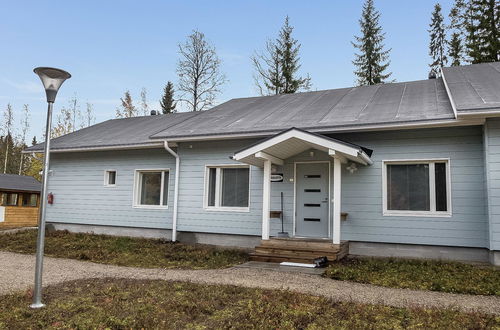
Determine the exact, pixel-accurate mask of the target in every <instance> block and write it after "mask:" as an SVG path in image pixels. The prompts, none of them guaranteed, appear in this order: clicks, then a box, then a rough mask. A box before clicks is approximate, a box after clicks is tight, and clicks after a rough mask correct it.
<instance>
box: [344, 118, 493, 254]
mask: <svg viewBox="0 0 500 330" xmlns="http://www.w3.org/2000/svg"><path fill="white" fill-rule="evenodd" d="M338 137H339V138H341V139H345V140H347V141H350V142H353V143H358V144H360V145H362V146H365V147H367V148H371V149H373V150H374V153H373V156H372V160H373V161H374V164H373V165H372V166H366V167H365V166H358V168H359V170H358V171H357V172H355V173H354V174H350V173H349V172H348V171H346V170H345V169H344V170H343V171H342V211H343V212H347V213H349V216H348V220H347V221H345V222H344V223H343V224H342V239H346V240H352V241H371V242H388V243H415V244H432V245H451V246H470V247H488V218H487V215H486V202H485V188H484V187H485V177H484V162H483V143H482V127H480V126H471V127H456V128H447V129H425V130H412V131H405V132H401V131H392V132H377V133H364V134H344V135H341V136H338ZM431 158H449V159H450V167H451V170H450V171H451V198H452V202H451V204H452V216H451V217H395V216H383V215H382V208H383V205H382V161H383V160H395V159H431Z"/></svg>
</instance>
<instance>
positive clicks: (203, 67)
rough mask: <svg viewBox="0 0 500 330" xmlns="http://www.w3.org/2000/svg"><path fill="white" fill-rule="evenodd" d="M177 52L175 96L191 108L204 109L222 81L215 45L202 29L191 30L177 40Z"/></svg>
mask: <svg viewBox="0 0 500 330" xmlns="http://www.w3.org/2000/svg"><path fill="white" fill-rule="evenodd" d="M179 55H180V59H179V61H178V63H177V74H178V76H179V82H178V90H179V92H180V93H181V95H180V98H179V100H181V101H183V102H185V103H186V104H187V106H188V107H189V109H190V110H191V111H201V110H206V109H208V108H209V107H210V106H212V105H213V104H214V102H215V98H216V97H217V95H218V94H219V93H221V88H222V86H223V84H224V83H225V82H226V76H225V75H224V74H223V73H222V72H221V60H220V58H219V57H218V56H217V53H216V51H215V47H214V46H213V45H212V44H210V43H209V42H208V41H207V40H206V38H205V35H204V34H203V33H202V32H200V31H197V30H194V31H193V32H192V33H191V34H190V35H189V36H188V37H187V40H186V41H185V42H184V43H183V44H179Z"/></svg>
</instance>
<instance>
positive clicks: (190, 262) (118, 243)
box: [0, 230, 248, 269]
mask: <svg viewBox="0 0 500 330" xmlns="http://www.w3.org/2000/svg"><path fill="white" fill-rule="evenodd" d="M36 236H37V231H36V230H28V231H22V232H17V233H8V234H2V236H1V237H0V250H3V251H10V252H19V253H35V247H36ZM45 255H47V256H51V257H58V258H70V259H78V260H88V261H92V262H97V263H103V264H113V265H119V266H131V267H143V268H182V269H211V268H225V267H230V266H233V265H236V264H240V263H243V262H245V261H246V260H247V259H248V255H247V253H245V252H243V251H240V250H233V249H218V248H214V247H210V246H206V245H188V244H182V243H172V242H169V241H165V240H158V239H146V238H133V237H118V236H106V235H92V234H77V233H70V232H67V231H47V235H46V240H45Z"/></svg>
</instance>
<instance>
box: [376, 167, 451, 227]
mask: <svg viewBox="0 0 500 330" xmlns="http://www.w3.org/2000/svg"><path fill="white" fill-rule="evenodd" d="M441 162H444V163H445V164H446V165H445V166H446V198H447V201H446V202H447V205H446V208H447V211H436V204H435V202H436V200H435V192H436V189H435V184H436V182H435V177H434V175H435V171H434V164H435V163H441ZM397 164H400V165H412V164H429V194H430V197H429V198H430V210H429V211H411V210H408V211H407V210H388V209H387V203H388V200H387V165H397ZM381 168H382V215H383V216H396V217H408V216H411V217H432V218H439V217H451V216H452V214H453V212H452V203H451V160H450V159H449V158H428V159H426V158H423V159H385V160H382V167H381Z"/></svg>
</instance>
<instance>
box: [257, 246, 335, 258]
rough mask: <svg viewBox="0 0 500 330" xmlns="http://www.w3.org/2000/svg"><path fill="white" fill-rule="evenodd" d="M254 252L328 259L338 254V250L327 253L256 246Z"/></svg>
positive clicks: (325, 251) (324, 251) (323, 251)
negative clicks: (324, 257)
mask: <svg viewBox="0 0 500 330" xmlns="http://www.w3.org/2000/svg"><path fill="white" fill-rule="evenodd" d="M255 252H256V253H261V254H271V255H273V254H274V255H296V256H301V257H313V258H318V257H323V256H326V257H328V258H329V259H330V257H333V256H336V255H337V254H338V253H339V252H340V249H337V250H334V251H332V250H330V251H327V250H316V249H315V250H308V249H288V248H268V247H262V246H256V247H255Z"/></svg>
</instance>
